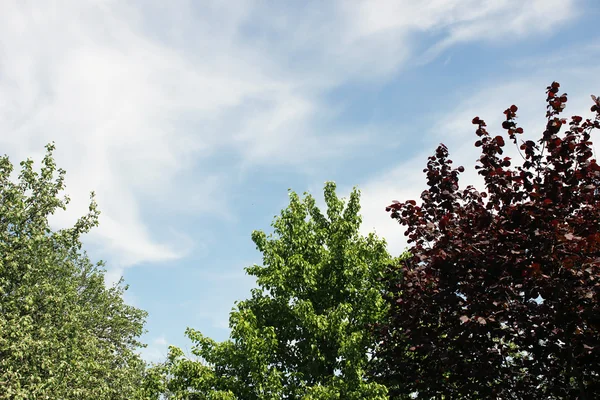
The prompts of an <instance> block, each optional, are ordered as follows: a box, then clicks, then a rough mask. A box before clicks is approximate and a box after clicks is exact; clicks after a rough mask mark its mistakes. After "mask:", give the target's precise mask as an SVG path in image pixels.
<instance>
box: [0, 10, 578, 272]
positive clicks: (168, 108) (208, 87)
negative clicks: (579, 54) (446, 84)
mask: <svg viewBox="0 0 600 400" xmlns="http://www.w3.org/2000/svg"><path fill="white" fill-rule="evenodd" d="M555 3H556V4H554V9H553V10H552V13H550V11H549V7H546V4H547V2H542V1H535V2H529V3H528V5H525V6H524V5H522V2H520V1H517V0H515V1H508V0H504V1H497V0H494V1H488V2H483V3H481V2H477V1H474V0H473V1H467V2H458V1H446V2H442V1H438V0H435V1H430V2H421V3H419V4H420V5H416V4H417V3H415V2H411V1H405V2H393V1H378V2H376V1H365V2H345V1H340V2H333V3H330V4H328V5H326V6H319V7H316V8H310V7H307V8H305V9H303V10H302V11H300V10H289V9H285V8H279V7H280V5H277V6H275V5H273V3H269V6H268V7H265V6H264V5H261V4H258V3H253V2H246V1H244V2H236V5H235V7H231V6H230V5H229V4H225V3H220V2H215V1H211V2H202V3H199V2H189V1H179V2H171V3H170V4H169V7H165V6H164V4H163V3H162V2H158V1H153V2H137V3H136V2H132V3H124V2H117V1H110V0H97V1H87V2H81V1H65V2H60V3H49V2H48V3H46V2H42V3H39V2H38V3H36V5H35V7H33V6H31V5H28V4H27V3H23V2H19V1H4V2H2V5H0V38H1V41H0V132H2V134H1V136H0V144H1V145H2V147H3V149H5V151H6V152H7V153H9V154H10V155H11V156H12V157H13V159H23V158H25V157H27V156H30V155H32V154H39V151H40V148H41V147H42V146H43V145H44V144H45V143H47V142H49V141H51V140H55V141H56V143H57V152H56V158H57V161H58V164H59V165H60V166H61V167H64V168H65V169H66V170H67V171H68V177H67V185H68V193H69V194H70V195H71V197H72V199H73V202H72V207H71V208H70V211H69V212H68V213H66V214H61V215H58V216H57V217H56V219H54V220H53V222H54V223H55V224H56V225H58V226H64V225H67V224H70V223H72V222H73V221H74V220H75V218H76V217H77V216H79V215H81V214H82V213H84V212H85V211H86V208H87V202H88V199H87V194H88V193H89V192H90V191H91V190H95V191H96V192H97V193H98V201H99V204H100V208H101V210H102V216H101V225H100V228H99V229H97V230H96V232H95V233H94V234H93V235H92V239H91V240H93V241H95V242H96V243H98V244H99V246H100V247H101V248H102V251H103V252H106V253H110V255H111V261H114V263H115V265H116V267H117V268H125V267H128V266H130V265H135V264H138V263H142V262H153V261H154V262H157V261H164V260H171V259H174V258H178V257H182V256H183V255H185V254H186V253H187V252H189V251H190V249H191V243H189V240H188V243H187V245H186V246H182V247H174V246H173V245H171V244H170V243H159V242H157V240H156V239H155V238H153V237H152V235H151V234H150V231H149V228H148V225H147V223H146V222H145V218H147V217H146V216H145V215H144V213H143V212H142V210H141V209H140V204H142V203H144V204H145V203H147V202H148V200H146V201H145V200H144V199H152V201H154V202H156V203H157V204H152V205H153V206H156V207H155V209H157V210H162V211H164V212H167V211H169V210H171V211H172V210H173V209H182V208H186V209H190V210H191V211H193V212H211V213H221V215H222V211H221V210H222V209H223V207H222V206H223V205H224V203H225V202H226V194H227V192H228V190H231V188H230V187H228V185H227V184H226V183H224V182H225V178H226V177H227V176H228V175H230V174H232V173H233V172H231V171H214V169H212V168H210V160H211V158H210V157H218V155H219V154H220V152H222V151H224V150H227V151H233V152H236V153H238V154H239V156H240V163H241V165H238V164H234V165H233V166H232V167H231V169H232V170H235V169H236V168H238V167H239V168H241V167H248V166H249V165H250V166H251V165H255V164H257V163H276V164H281V163H288V164H292V165H304V166H305V167H306V168H310V165H311V164H312V163H313V162H314V161H318V160H320V159H322V158H323V157H331V156H341V155H342V154H343V153H344V151H347V150H351V149H353V148H356V147H357V146H360V145H361V143H364V140H365V139H366V137H367V136H366V135H364V134H361V133H360V132H353V134H351V135H350V136H346V137H344V136H343V135H339V134H335V135H326V134H325V132H322V130H320V129H318V128H317V126H316V125H315V121H317V120H319V118H325V119H326V118H327V117H329V116H331V113H332V109H331V108H330V107H329V106H328V105H327V104H326V103H325V102H324V101H323V100H322V97H321V95H322V94H323V93H324V92H326V91H327V90H329V89H331V88H334V87H336V86H337V85H339V84H341V83H343V82H346V81H348V80H350V79H367V80H369V79H378V78H381V77H385V76H387V74H389V73H391V72H393V71H396V70H397V69H398V68H399V67H401V65H402V64H403V63H404V62H405V61H406V60H408V59H409V57H410V56H411V55H412V52H413V51H414V46H411V45H410V44H411V43H412V39H413V38H414V35H415V34H418V33H420V32H423V31H430V32H441V33H442V34H441V36H442V38H445V39H442V41H441V42H440V43H441V45H439V46H438V47H439V48H442V47H444V46H447V45H449V44H452V43H455V42H457V41H465V40H474V39H480V38H483V39H486V38H494V37H496V36H498V35H500V34H501V33H502V32H504V31H507V30H515V29H516V30H517V31H519V30H520V32H521V33H523V34H527V33H530V32H534V31H539V30H543V29H548V27H549V26H550V25H549V24H551V23H556V22H559V21H562V20H566V19H568V18H569V17H570V16H571V15H572V12H571V11H572V5H573V4H574V3H573V2H572V1H557V2H555ZM486 21H487V22H486ZM490 22H491V23H492V25H493V27H495V28H496V29H489V32H496V33H495V34H494V35H496V36H494V35H492V34H488V33H485V34H482V32H481V29H482V26H484V25H482V24H486V25H485V26H486V27H489V23H490ZM521 26H525V27H526V29H521ZM486 32H488V31H487V30H486ZM409 39H411V41H409ZM440 46H441V47H440ZM192 170H195V171H199V172H197V173H195V174H190V171H192ZM199 174H200V175H201V176H200V177H198V175H199ZM191 175H195V176H194V177H193V179H192V178H189V179H188V178H187V177H188V176H191ZM182 176H186V180H185V181H182V179H181V177H182ZM158 212H161V211H158ZM113 272H115V274H116V273H118V272H119V271H118V270H116V271H113Z"/></svg>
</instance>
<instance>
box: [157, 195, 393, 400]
mask: <svg viewBox="0 0 600 400" xmlns="http://www.w3.org/2000/svg"><path fill="white" fill-rule="evenodd" d="M324 192H325V202H326V204H327V215H326V216H325V215H323V214H322V213H321V211H320V210H319V208H318V207H317V206H316V204H315V200H314V199H313V197H311V196H310V195H306V196H305V197H304V198H303V199H300V198H299V196H298V195H296V194H295V193H293V192H291V193H290V204H289V206H288V207H287V208H286V209H284V210H283V211H282V212H281V215H280V216H279V217H278V218H276V219H275V221H274V223H273V227H274V229H275V233H274V234H273V235H270V236H268V237H267V235H266V234H265V233H263V232H261V231H255V232H253V233H252V240H253V241H254V243H255V244H256V247H257V249H258V250H259V251H260V252H261V253H262V254H263V263H264V265H263V266H258V265H254V266H251V267H248V268H246V271H247V272H248V273H249V274H250V275H252V276H255V277H256V278H257V284H258V288H256V289H253V290H252V297H251V298H249V299H247V300H245V301H241V302H239V303H237V305H236V307H235V309H234V311H233V312H232V313H231V316H230V320H229V323H230V327H231V337H230V339H229V340H227V341H225V342H222V343H217V342H215V341H213V340H211V339H209V338H207V337H205V336H203V335H202V334H201V333H200V332H198V331H195V330H193V329H188V330H187V331H186V334H187V336H188V337H189V338H190V339H191V340H192V341H193V342H194V348H193V350H192V354H193V356H194V357H193V358H186V357H184V355H183V352H182V351H181V350H180V349H178V348H174V347H172V348H171V350H170V354H169V360H168V362H167V363H166V364H165V365H164V366H163V367H162V368H163V370H162V371H163V373H164V374H165V377H166V379H165V380H166V386H167V388H168V390H167V396H170V398H178V399H184V398H185V399H244V400H252V399H277V400H279V399H335V398H337V399H348V400H351V399H357V400H358V399H361V400H363V399H385V398H386V389H385V387H383V386H381V385H378V384H376V383H370V382H367V381H366V380H365V369H366V367H367V365H368V363H369V354H368V352H369V350H370V349H371V348H372V346H373V344H374V342H373V335H372V333H371V332H370V330H369V329H368V328H367V326H368V325H369V324H372V323H374V322H376V321H378V320H379V319H380V318H381V316H382V315H384V312H385V306H384V302H383V299H382V297H381V291H380V284H379V283H378V282H377V277H378V276H379V275H380V274H381V272H382V270H383V268H384V267H385V266H386V265H387V264H388V263H389V262H391V260H390V256H389V255H388V253H387V252H386V249H385V242H384V241H383V240H380V239H378V238H377V237H376V236H375V235H374V234H370V235H368V236H367V237H363V236H361V235H360V234H359V227H360V223H361V217H360V216H359V210H360V205H359V192H358V191H357V190H354V191H352V193H351V195H350V198H349V201H348V203H347V204H345V202H344V200H343V199H338V197H337V196H336V194H335V184H333V183H327V184H326V185H325V190H324Z"/></svg>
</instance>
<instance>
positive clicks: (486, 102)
mask: <svg viewBox="0 0 600 400" xmlns="http://www.w3.org/2000/svg"><path fill="white" fill-rule="evenodd" d="M584 47H585V48H588V46H584ZM538 65H540V67H539V69H538V70H534V71H532V72H530V73H529V74H527V75H525V76H521V77H520V78H518V79H517V80H515V81H512V82H508V83H504V82H495V83H491V82H487V84H486V86H481V87H477V88H473V89H471V91H470V93H467V96H466V97H465V98H464V99H463V100H462V101H459V102H458V103H457V105H456V106H455V107H454V108H453V109H450V110H447V111H444V112H441V113H438V114H432V115H431V119H430V121H433V122H431V123H430V124H429V128H427V130H426V131H425V132H424V133H423V136H424V137H427V138H428V139H427V141H426V144H425V146H423V147H421V148H420V151H419V152H418V153H416V154H414V155H413V156H412V157H410V158H408V159H405V160H403V161H401V162H399V163H398V164H396V165H391V166H390V168H389V169H387V170H385V171H382V172H380V173H379V174H375V175H373V176H372V177H371V178H370V179H369V180H367V181H365V182H363V183H362V184H361V185H360V187H361V188H362V192H363V200H362V210H363V211H362V214H363V220H364V223H363V227H362V229H363V231H364V233H367V232H371V231H373V230H375V231H376V232H377V233H378V234H379V235H380V236H382V237H385V238H386V239H387V241H388V244H389V245H390V251H391V252H392V253H393V254H394V255H399V254H401V253H402V252H403V251H404V249H406V247H407V246H408V244H407V238H406V237H405V236H404V235H403V234H404V231H405V229H404V227H401V226H399V225H398V223H397V222H396V221H395V220H392V219H391V218H390V215H389V213H387V212H385V207H386V206H387V205H389V204H391V201H392V200H398V201H406V200H409V199H413V200H416V201H417V202H418V203H420V195H421V192H422V191H423V190H425V189H427V186H426V178H425V174H424V173H423V169H424V168H425V167H426V164H427V157H429V156H430V155H432V154H433V153H434V151H435V148H436V147H437V145H438V144H439V143H444V144H445V145H446V146H447V147H448V149H449V153H450V156H449V158H450V159H452V160H453V162H454V164H453V165H455V166H459V165H463V166H464V167H465V172H464V173H462V174H460V178H459V179H460V188H461V189H464V188H465V187H467V186H468V185H473V186H475V187H476V188H477V189H478V190H484V189H485V185H484V181H483V178H482V177H481V176H479V175H478V174H477V171H476V170H475V169H474V166H475V165H476V161H477V159H478V158H479V156H480V155H481V153H480V151H479V149H478V148H476V147H474V143H475V141H476V140H477V138H476V136H475V133H474V132H475V127H474V125H472V123H471V120H472V119H473V117H475V116H479V117H480V118H482V119H484V120H485V121H486V123H487V125H488V131H489V132H490V134H491V135H492V136H494V135H503V136H505V131H504V130H503V129H502V128H501V123H502V120H503V117H504V115H503V114H502V112H503V111H504V110H505V109H506V108H508V107H509V106H510V105H511V104H516V105H518V106H519V112H518V115H519V125H520V126H522V127H523V128H524V130H525V133H524V135H523V136H522V137H520V138H519V143H520V140H521V139H522V140H528V139H530V140H538V139H539V138H540V137H541V136H540V135H541V133H542V132H543V130H544V126H545V121H546V120H545V117H544V116H545V111H546V109H545V102H544V101H545V94H544V90H545V88H546V86H547V85H549V84H550V83H551V82H552V81H553V80H554V79H555V78H557V76H556V74H555V73H554V71H545V70H544V67H543V63H541V62H540V63H538ZM599 74H600V67H598V66H597V65H596V64H595V63H589V64H579V65H578V66H577V67H576V68H571V69H569V68H565V69H564V70H563V71H562V73H561V74H559V75H560V78H561V79H560V81H561V83H562V88H561V89H564V90H565V91H566V92H568V93H569V103H568V107H567V109H566V111H565V113H564V116H565V117H567V118H568V117H569V116H571V115H581V116H584V117H591V113H590V111H589V107H590V105H591V102H590V100H589V93H588V92H589V91H590V90H593V89H590V85H591V86H592V87H597V88H600V79H595V80H594V78H593V77H596V76H599ZM590 79H591V80H590ZM505 138H506V136H505ZM506 144H507V145H506V147H505V148H504V156H508V157H511V158H512V159H513V160H514V161H513V165H514V164H520V163H521V162H522V159H521V157H520V155H519V153H518V151H517V149H516V147H515V146H514V144H513V143H512V142H511V141H509V140H507V141H506Z"/></svg>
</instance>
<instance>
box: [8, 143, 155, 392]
mask: <svg viewBox="0 0 600 400" xmlns="http://www.w3.org/2000/svg"><path fill="white" fill-rule="evenodd" d="M46 149H47V153H46V156H45V157H44V159H43V162H42V168H41V171H40V172H39V173H38V172H36V171H34V170H33V161H31V160H28V161H24V162H22V163H21V167H22V170H21V173H20V175H19V180H18V182H17V183H15V182H13V181H11V179H10V175H11V173H12V171H13V166H12V164H11V163H10V161H9V159H8V157H6V156H4V157H0V388H1V389H0V399H15V400H16V399H50V398H51V399H77V400H81V399H94V400H100V399H135V398H142V396H143V394H142V391H141V390H140V389H141V388H143V387H142V381H143V379H144V375H145V372H144V370H145V364H144V362H143V361H142V360H141V359H140V357H139V355H137V353H136V349H137V348H139V347H140V346H141V344H140V343H139V342H138V337H139V336H140V334H141V333H142V331H143V324H144V319H145V317H146V313H145V312H144V311H142V310H139V309H136V308H134V307H130V306H128V305H126V304H125V303H124V302H123V299H122V294H123V291H124V290H126V289H127V288H126V287H123V286H122V285H121V283H122V282H119V283H117V284H116V285H114V286H113V287H110V288H106V287H105V284H104V270H103V268H102V264H101V263H98V264H96V265H94V264H92V263H91V262H90V260H89V258H88V257H87V255H86V254H85V253H84V252H82V251H81V247H82V246H81V242H80V236H81V235H82V234H85V233H87V232H88V231H89V230H90V229H91V228H92V227H94V226H96V225H97V224H98V215H99V212H98V211H97V209H96V203H95V202H94V197H93V193H92V198H91V203H90V207H89V212H88V214H87V215H85V216H83V217H82V218H80V219H79V220H78V221H77V222H76V223H75V225H74V226H73V227H72V228H70V229H64V230H60V231H57V232H53V231H52V230H51V229H50V227H49V225H48V216H49V215H51V214H53V213H54V212H55V211H56V210H57V209H65V207H66V205H67V204H68V201H69V199H68V198H66V197H65V198H64V199H60V198H58V194H59V192H61V191H62V190H63V189H64V175H65V172H64V171H63V170H60V169H59V170H57V169H56V165H55V163H54V160H53V158H52V151H53V150H54V146H53V145H48V146H47V147H46ZM55 175H57V176H56V177H55ZM147 393H150V392H149V391H147ZM144 397H145V396H144Z"/></svg>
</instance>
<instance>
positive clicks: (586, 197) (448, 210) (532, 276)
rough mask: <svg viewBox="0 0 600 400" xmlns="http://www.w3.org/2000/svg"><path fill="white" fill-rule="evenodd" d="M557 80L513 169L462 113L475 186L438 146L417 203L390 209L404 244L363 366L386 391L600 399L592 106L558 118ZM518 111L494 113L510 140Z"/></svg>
mask: <svg viewBox="0 0 600 400" xmlns="http://www.w3.org/2000/svg"><path fill="white" fill-rule="evenodd" d="M559 87H560V85H559V84H558V83H557V82H554V83H552V85H551V86H549V87H548V88H547V94H548V97H547V103H548V106H547V109H548V112H547V124H546V128H545V130H544V132H543V136H542V138H541V140H539V141H538V142H537V143H536V142H533V141H531V140H527V141H522V144H521V145H520V146H519V151H520V152H521V151H522V152H521V156H522V157H523V162H522V165H521V166H516V167H514V168H511V160H510V158H509V157H502V154H503V147H504V146H505V141H504V138H503V136H495V137H492V136H491V135H490V134H489V133H488V131H487V130H486V124H485V122H484V121H483V120H482V119H480V118H479V117H475V118H474V119H473V124H475V125H477V131H476V134H477V136H478V140H477V142H475V146H477V147H480V148H481V157H480V158H479V160H478V165H477V166H476V168H477V169H478V171H479V172H478V173H479V174H480V175H482V176H483V177H484V179H485V185H486V191H485V192H478V191H477V190H475V188H473V187H472V186H468V187H467V188H466V189H463V190H459V187H458V176H459V173H460V172H462V171H464V168H462V167H458V168H452V167H451V164H452V160H450V159H448V149H447V148H446V146H444V145H443V144H442V145H440V146H439V147H438V149H437V150H436V153H435V155H434V156H431V157H429V161H428V163H427V168H426V169H425V170H424V172H426V174H427V185H428V186H429V189H428V190H425V191H424V192H423V193H422V194H421V200H422V205H420V206H419V205H417V202H415V201H414V200H409V201H406V202H403V203H401V202H394V203H393V204H391V205H390V206H389V207H387V211H388V212H391V217H392V218H394V219H396V220H398V222H399V223H400V224H402V225H404V226H406V227H407V231H406V233H405V234H406V235H407V236H408V241H409V243H412V248H411V249H410V252H411V258H409V259H407V260H406V261H405V262H404V263H403V265H402V266H391V267H390V269H389V271H388V275H387V276H386V277H385V278H384V282H385V285H386V300H387V301H388V302H389V305H390V313H389V318H388V320H387V321H386V323H384V324H381V325H378V326H376V327H375V332H376V334H377V335H378V337H379V342H380V346H379V348H378V349H377V352H376V358H375V360H376V362H375V363H374V365H375V367H374V370H373V374H374V377H375V378H376V379H377V380H379V381H381V382H382V383H385V384H386V385H388V387H389V388H390V389H391V395H392V398H404V397H403V396H405V395H408V394H410V393H414V392H418V393H419V398H441V397H440V396H444V398H465V399H471V398H472V399H484V398H485V399H496V398H502V399H512V398H515V399H524V398H535V399H577V398H579V399H593V398H600V307H599V298H600V196H599V193H598V184H599V182H600V166H599V165H598V164H597V163H596V160H594V159H592V156H593V152H592V143H591V141H590V133H591V131H592V130H593V129H594V128H600V106H598V105H595V106H594V107H592V111H593V112H595V113H596V117H595V119H593V120H592V119H586V120H584V119H583V118H582V117H580V116H573V117H571V119H570V122H567V120H566V119H562V118H559V114H560V113H561V112H562V111H563V110H564V108H565V107H564V106H565V103H566V102H567V95H566V94H562V95H559V94H558V91H559ZM517 111H518V109H517V107H516V106H514V105H513V106H511V107H509V108H508V109H507V110H506V111H504V114H505V115H506V120H505V121H504V122H503V124H502V127H503V128H504V129H505V130H506V131H507V134H508V137H509V138H510V139H511V140H512V141H513V142H514V143H515V145H517V135H520V134H522V133H523V129H522V128H520V127H518V126H517V123H516V112H517ZM563 128H564V132H563V133H562V134H561V129H563Z"/></svg>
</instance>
